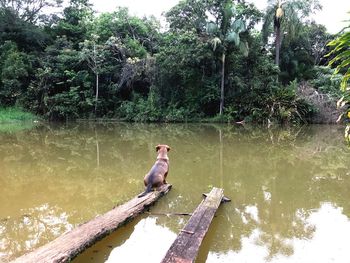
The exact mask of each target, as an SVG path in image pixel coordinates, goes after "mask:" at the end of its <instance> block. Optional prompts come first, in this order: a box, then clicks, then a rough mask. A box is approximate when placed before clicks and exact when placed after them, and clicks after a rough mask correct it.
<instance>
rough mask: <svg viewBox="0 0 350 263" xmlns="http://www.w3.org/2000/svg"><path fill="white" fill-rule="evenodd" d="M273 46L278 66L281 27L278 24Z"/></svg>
mask: <svg viewBox="0 0 350 263" xmlns="http://www.w3.org/2000/svg"><path fill="white" fill-rule="evenodd" d="M275 46H276V57H275V63H276V65H277V66H278V67H279V65H280V48H281V27H280V26H276V39H275Z"/></svg>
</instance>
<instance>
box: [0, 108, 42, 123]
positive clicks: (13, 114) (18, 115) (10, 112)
mask: <svg viewBox="0 0 350 263" xmlns="http://www.w3.org/2000/svg"><path fill="white" fill-rule="evenodd" d="M37 119H38V118H37V117H36V116H35V115H34V114H32V113H29V112H25V111H23V110H22V109H20V108H0V123H12V122H18V121H34V120H37Z"/></svg>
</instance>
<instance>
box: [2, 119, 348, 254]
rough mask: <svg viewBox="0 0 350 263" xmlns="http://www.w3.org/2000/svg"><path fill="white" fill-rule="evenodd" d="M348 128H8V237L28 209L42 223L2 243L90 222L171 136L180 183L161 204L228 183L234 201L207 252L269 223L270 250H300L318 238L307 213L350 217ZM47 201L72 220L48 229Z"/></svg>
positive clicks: (190, 202) (171, 223)
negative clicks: (328, 208)
mask: <svg viewBox="0 0 350 263" xmlns="http://www.w3.org/2000/svg"><path fill="white" fill-rule="evenodd" d="M220 134H221V136H220ZM341 136H342V130H340V131H339V132H338V131H337V129H336V128H334V127H332V128H329V127H328V126H326V127H325V126H323V127H315V126H313V128H308V127H307V128H302V129H300V128H289V129H282V130H281V129H270V130H265V129H262V128H260V129H258V128H250V127H248V128H246V127H234V126H232V125H227V126H226V125H224V126H222V125H197V124H181V125H158V124H152V125H143V124H139V125H130V124H105V125H92V124H80V125H73V126H72V125H68V126H57V127H55V126H47V127H37V128H35V129H33V130H30V131H24V132H19V133H14V134H7V135H4V134H1V133H0V141H1V143H0V168H1V171H2V174H1V175H0V182H1V184H2V185H3V186H4V187H3V188H2V191H1V193H0V198H1V200H3V204H2V210H1V211H7V213H8V214H4V215H2V214H1V216H0V217H1V218H5V221H1V223H0V225H1V226H0V231H2V233H4V235H2V236H4V237H5V240H4V241H1V242H7V243H8V242H9V240H10V236H11V238H12V237H15V235H16V234H15V232H16V231H17V230H16V229H15V228H14V226H15V225H16V224H18V225H20V222H21V220H22V221H23V220H24V218H23V215H28V218H27V219H25V220H28V219H30V220H31V221H30V222H32V223H31V224H30V225H28V226H27V225H25V224H23V223H22V226H23V230H24V229H25V231H22V230H21V232H22V233H23V235H22V236H18V237H15V238H13V239H12V240H11V242H12V245H11V247H9V246H7V247H6V249H5V250H2V251H1V252H4V253H8V252H9V251H11V253H13V254H16V253H17V255H18V254H22V253H23V252H24V251H26V248H25V245H23V244H25V241H29V243H30V242H34V241H33V240H35V236H36V234H38V233H41V234H39V235H40V238H41V240H42V241H40V242H46V240H50V239H52V238H54V236H55V235H56V234H57V235H59V234H61V233H63V232H64V231H65V230H64V229H65V225H66V223H67V224H71V225H76V224H79V223H82V222H84V221H86V220H88V219H90V218H93V217H94V216H96V214H99V213H103V212H105V211H107V210H109V209H110V208H111V207H112V206H114V205H115V204H116V203H122V202H124V201H126V200H128V199H129V198H130V197H133V196H134V195H135V194H137V193H139V192H141V190H142V189H143V185H142V178H143V175H144V174H145V173H146V172H147V171H148V169H149V168H150V167H151V165H152V164H153V162H154V160H155V156H156V152H155V148H154V146H155V145H157V144H158V143H167V144H169V145H170V146H171V147H172V149H171V151H170V153H169V156H170V172H169V182H170V183H172V184H173V189H172V191H170V193H169V194H168V195H167V196H166V197H164V198H163V199H162V200H161V201H160V202H158V204H157V206H156V207H154V208H152V210H151V213H152V212H155V213H156V212H192V211H193V210H194V209H195V208H196V206H197V205H198V204H199V203H200V201H201V193H203V192H207V191H208V190H209V189H210V186H220V184H222V185H223V188H224V189H225V195H227V196H229V197H230V198H231V199H232V203H229V204H225V205H223V206H222V207H220V209H219V211H218V213H217V217H216V218H214V221H213V224H212V226H211V228H210V231H209V233H208V238H206V239H205V242H204V244H203V247H204V251H206V252H207V251H209V250H210V251H214V252H220V253H221V252H227V251H231V250H234V251H239V250H240V249H241V247H242V243H241V242H242V238H243V237H249V236H251V234H252V233H253V232H254V231H255V230H256V229H259V236H258V237H257V240H256V243H257V244H259V245H262V246H266V247H267V248H268V250H269V258H272V257H273V256H274V255H277V254H284V255H290V254H291V253H293V248H292V247H291V244H290V243H288V242H287V241H288V240H290V239H292V238H300V239H308V238H311V237H312V234H313V228H312V226H308V225H307V223H306V219H307V218H308V216H309V214H310V211H312V210H313V209H317V208H319V207H320V203H321V202H325V201H327V202H331V203H333V204H334V205H335V206H340V207H343V211H344V214H346V215H348V216H350V212H349V211H350V210H349V209H350V206H349V204H348V200H349V198H350V196H349V195H350V193H349V191H348V189H349V186H350V185H349V184H350V175H349V172H348V171H349V170H350V169H349V163H348V161H347V160H349V153H348V152H347V151H346V149H345V147H343V145H342V144H341ZM338 141H339V142H338ZM23 195H25V196H27V198H23ZM43 204H48V205H49V208H50V209H51V210H53V215H52V216H54V217H56V218H61V214H62V213H64V215H65V216H66V221H65V222H63V221H62V228H60V227H59V224H60V223H58V224H57V225H56V226H53V227H52V229H57V231H56V230H55V231H53V232H52V231H51V230H48V232H47V230H45V227H43V223H42V222H40V220H42V217H45V213H46V212H45V211H43V212H42V214H40V213H39V212H35V211H34V210H33V207H42V206H43ZM52 207H54V209H53V208H52ZM23 208H24V209H23ZM26 209H27V210H26ZM50 209H49V210H50ZM36 213H37V214H36ZM8 216H9V218H8ZM187 220H188V218H186V217H178V216H177V217H166V216H159V217H158V219H157V222H158V223H159V224H161V225H164V226H166V227H168V228H170V229H171V230H172V231H173V232H175V233H178V232H179V230H180V229H181V228H182V227H183V226H184V224H185V223H186V221H187ZM44 222H45V221H44ZM58 222H59V220H58ZM40 231H43V232H40ZM50 231H51V232H50ZM45 235H47V236H45ZM23 236H26V237H23ZM31 240H32V241H31ZM16 242H17V243H18V244H16ZM32 245H33V246H34V247H35V246H37V245H36V243H35V242H34V243H32ZM16 247H19V249H18V250H16V249H15V248H16ZM202 258H205V255H202Z"/></svg>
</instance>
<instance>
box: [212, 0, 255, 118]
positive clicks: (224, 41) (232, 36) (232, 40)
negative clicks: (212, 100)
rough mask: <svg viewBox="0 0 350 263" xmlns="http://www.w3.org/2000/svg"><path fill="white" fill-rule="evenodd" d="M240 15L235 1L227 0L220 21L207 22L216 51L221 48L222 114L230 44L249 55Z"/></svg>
mask: <svg viewBox="0 0 350 263" xmlns="http://www.w3.org/2000/svg"><path fill="white" fill-rule="evenodd" d="M238 16H239V14H238V11H237V10H236V7H235V5H234V4H233V2H232V1H230V0H226V1H224V2H223V4H222V6H221V17H222V18H221V21H220V23H219V24H217V23H215V22H208V23H207V33H208V34H209V35H211V36H212V39H211V44H212V45H213V50H214V51H215V50H216V49H217V48H219V47H220V50H221V65H222V66H221V84H220V111H219V114H220V115H222V113H223V109H224V94H225V63H226V53H227V51H228V48H229V45H231V44H233V45H234V46H236V47H239V48H240V50H241V51H242V52H243V54H244V55H248V43H247V42H245V41H242V40H241V37H240V34H241V33H242V32H244V31H246V25H245V22H244V20H242V19H241V18H238ZM217 21H218V20H217Z"/></svg>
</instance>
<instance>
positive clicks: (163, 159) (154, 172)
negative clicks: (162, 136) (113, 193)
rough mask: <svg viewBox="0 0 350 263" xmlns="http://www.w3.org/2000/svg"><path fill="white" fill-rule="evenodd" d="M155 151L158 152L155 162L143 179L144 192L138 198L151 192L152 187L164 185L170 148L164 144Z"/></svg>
mask: <svg viewBox="0 0 350 263" xmlns="http://www.w3.org/2000/svg"><path fill="white" fill-rule="evenodd" d="M156 151H157V152H158V156H157V160H156V162H155V164H154V165H153V166H152V168H151V170H150V171H149V172H148V173H147V174H146V175H145V178H144V179H143V182H144V184H145V186H146V190H145V191H144V192H143V193H142V194H139V195H138V197H142V196H145V195H146V194H147V193H149V192H151V190H152V188H153V187H160V186H161V185H163V184H166V180H165V179H166V177H167V175H168V171H169V158H168V152H169V151H170V147H169V146H168V145H165V144H159V145H157V147H156Z"/></svg>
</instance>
